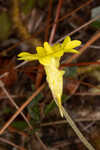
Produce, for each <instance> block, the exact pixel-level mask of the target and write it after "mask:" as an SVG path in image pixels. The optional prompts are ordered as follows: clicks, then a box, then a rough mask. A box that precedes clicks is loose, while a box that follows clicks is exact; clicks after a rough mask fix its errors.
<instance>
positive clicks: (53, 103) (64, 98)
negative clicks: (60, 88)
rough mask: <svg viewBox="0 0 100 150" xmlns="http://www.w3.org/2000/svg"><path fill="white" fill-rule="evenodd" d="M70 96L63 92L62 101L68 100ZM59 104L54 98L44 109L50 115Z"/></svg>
mask: <svg viewBox="0 0 100 150" xmlns="http://www.w3.org/2000/svg"><path fill="white" fill-rule="evenodd" d="M69 98H70V96H66V95H64V94H63V96H62V103H63V102H65V101H66V100H68V99H69ZM56 107H57V105H56V103H55V101H54V100H52V102H51V103H50V104H48V105H47V106H46V108H45V110H44V112H45V115H48V113H49V112H51V111H53V109H54V108H56Z"/></svg>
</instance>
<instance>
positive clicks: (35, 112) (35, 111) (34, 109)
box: [28, 93, 43, 122]
mask: <svg viewBox="0 0 100 150" xmlns="http://www.w3.org/2000/svg"><path fill="white" fill-rule="evenodd" d="M42 97H43V95H42V94H41V93H39V94H38V95H37V96H36V97H35V99H33V100H32V102H31V103H30V104H29V105H28V112H29V114H30V116H31V118H32V119H33V120H34V121H36V122H37V121H40V111H39V101H40V100H41V99H42Z"/></svg>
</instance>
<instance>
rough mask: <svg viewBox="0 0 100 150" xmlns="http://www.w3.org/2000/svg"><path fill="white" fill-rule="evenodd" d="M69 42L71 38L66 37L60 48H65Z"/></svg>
mask: <svg viewBox="0 0 100 150" xmlns="http://www.w3.org/2000/svg"><path fill="white" fill-rule="evenodd" d="M70 41H71V38H70V37H69V36H66V38H65V39H64V41H63V43H62V46H63V47H65V46H66V45H67V44H68V43H69V42H70Z"/></svg>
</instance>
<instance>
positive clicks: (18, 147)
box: [0, 137, 26, 150]
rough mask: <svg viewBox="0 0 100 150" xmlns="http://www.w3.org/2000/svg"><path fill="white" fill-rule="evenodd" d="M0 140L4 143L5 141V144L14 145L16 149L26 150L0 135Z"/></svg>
mask: <svg viewBox="0 0 100 150" xmlns="http://www.w3.org/2000/svg"><path fill="white" fill-rule="evenodd" d="M0 141H1V142H4V143H6V144H9V145H11V146H13V147H15V148H16V149H19V150H26V149H25V148H24V147H21V146H19V145H16V144H14V143H13V142H11V141H9V140H7V139H5V138H2V137H0Z"/></svg>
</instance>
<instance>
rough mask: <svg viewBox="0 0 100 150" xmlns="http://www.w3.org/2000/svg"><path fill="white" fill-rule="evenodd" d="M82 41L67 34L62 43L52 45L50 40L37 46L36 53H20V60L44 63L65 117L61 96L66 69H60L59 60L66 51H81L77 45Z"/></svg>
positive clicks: (51, 86)
mask: <svg viewBox="0 0 100 150" xmlns="http://www.w3.org/2000/svg"><path fill="white" fill-rule="evenodd" d="M80 44H81V42H80V41H78V40H73V41H71V39H70V37H69V36H67V37H66V38H65V40H64V41H63V43H62V44H60V43H58V44H54V45H53V46H50V45H49V44H48V42H44V47H37V48H36V51H37V53H36V54H30V53H28V52H22V53H20V54H19V55H18V57H19V58H18V59H19V60H27V61H32V60H39V62H40V63H41V64H42V65H44V69H45V72H46V76H47V81H48V84H49V87H50V89H51V91H52V94H53V97H54V98H55V100H56V101H57V105H58V107H59V110H60V114H61V116H62V117H63V113H62V111H61V110H62V109H61V107H62V105H61V96H62V91H63V74H64V71H61V70H59V61H60V58H61V56H63V54H64V53H66V52H67V53H79V52H78V51H77V50H75V49H74V48H75V47H78V46H80Z"/></svg>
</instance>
